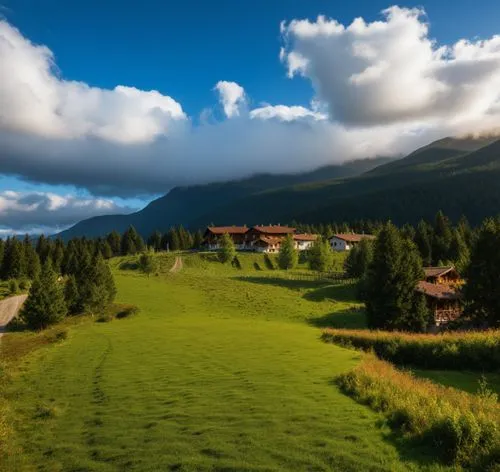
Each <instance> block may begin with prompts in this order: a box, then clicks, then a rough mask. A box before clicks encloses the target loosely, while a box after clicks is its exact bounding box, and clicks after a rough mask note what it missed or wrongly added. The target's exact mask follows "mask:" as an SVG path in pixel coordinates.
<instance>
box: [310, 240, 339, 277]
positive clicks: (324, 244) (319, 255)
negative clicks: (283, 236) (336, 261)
mask: <svg viewBox="0 0 500 472" xmlns="http://www.w3.org/2000/svg"><path fill="white" fill-rule="evenodd" d="M307 262H308V264H309V268H310V269H311V270H316V271H318V272H326V271H327V270H330V269H331V267H332V264H333V253H332V250H331V248H330V244H329V242H328V241H327V240H325V239H323V238H318V239H317V240H316V241H314V244H313V245H312V247H311V248H310V249H309V251H308V254H307Z"/></svg>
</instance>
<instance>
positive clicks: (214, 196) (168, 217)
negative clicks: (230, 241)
mask: <svg viewBox="0 0 500 472" xmlns="http://www.w3.org/2000/svg"><path fill="white" fill-rule="evenodd" d="M390 161H392V159H388V158H383V157H380V158H377V159H362V160H359V161H353V162H348V163H345V164H343V165H335V166H327V167H323V168H320V169H317V170H315V171H312V172H307V173H303V174H296V175H293V174H292V175H267V174H263V175H256V176H253V177H250V178H247V179H242V180H236V181H231V182H224V183H213V184H208V185H196V186H191V187H178V188H174V189H173V190H171V191H170V192H169V193H168V194H167V195H165V196H163V197H160V198H158V199H156V200H154V201H152V202H151V203H150V204H149V205H147V206H146V207H145V208H144V209H142V210H140V211H138V212H136V213H132V214H129V215H105V216H98V217H94V218H89V219H87V220H83V221H81V222H79V223H77V224H76V225H74V226H73V227H71V228H69V229H68V230H66V231H63V232H62V233H60V234H59V236H61V237H62V238H63V239H70V238H72V237H79V236H87V237H97V236H103V235H105V234H107V233H109V232H111V231H113V230H115V229H116V230H118V231H120V232H123V231H125V230H126V229H127V228H128V227H129V226H130V225H134V226H135V228H136V229H137V230H138V231H139V232H140V233H141V234H143V235H144V236H146V235H149V234H150V233H151V232H153V231H154V230H155V229H159V230H160V231H166V230H168V229H169V228H170V227H171V226H174V225H180V224H182V225H184V226H193V224H197V223H194V222H195V221H202V222H203V223H201V226H204V225H206V224H208V223H210V218H211V214H215V213H217V212H223V211H224V208H225V207H226V206H231V205H236V206H237V202H238V201H240V200H242V199H245V198H246V197H250V196H253V195H259V194H260V193H262V192H265V191H269V190H272V189H277V188H282V187H290V186H295V185H300V184H307V183H313V182H322V181H331V180H332V179H338V178H347V177H352V176H356V175H360V174H362V173H364V172H367V171H369V170H371V169H373V168H375V167H376V166H379V165H382V164H385V163H387V162H390Z"/></svg>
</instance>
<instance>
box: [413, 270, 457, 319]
mask: <svg viewBox="0 0 500 472" xmlns="http://www.w3.org/2000/svg"><path fill="white" fill-rule="evenodd" d="M416 290H417V292H420V293H423V294H424V295H425V299H426V302H427V306H428V308H429V309H430V310H431V311H432V313H434V322H435V325H436V326H437V327H439V326H442V325H445V324H446V323H448V322H450V321H453V320H456V319H457V318H458V317H459V316H460V315H461V314H462V305H461V296H460V292H458V291H457V289H456V288H455V287H452V286H450V285H445V284H437V283H431V282H427V281H425V280H422V281H420V282H419V283H418V285H417V288H416Z"/></svg>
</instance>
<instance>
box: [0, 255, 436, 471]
mask: <svg viewBox="0 0 500 472" xmlns="http://www.w3.org/2000/svg"><path fill="white" fill-rule="evenodd" d="M162 257H163V259H164V260H163V263H162V266H163V270H162V272H163V273H162V275H161V276H159V277H150V278H148V277H146V276H144V275H141V274H139V273H137V272H136V271H131V270H128V269H126V270H124V269H120V267H132V266H133V264H132V263H133V260H131V259H119V260H115V261H113V263H114V271H115V274H116V280H117V284H118V290H119V292H118V299H119V301H120V302H124V303H133V304H137V305H138V306H139V307H140V309H141V313H139V314H138V315H136V316H134V317H132V318H127V319H124V320H114V321H112V322H109V323H96V322H94V321H93V320H91V319H87V320H86V321H82V322H81V323H80V324H79V325H77V326H75V327H72V328H71V329H70V330H69V335H68V337H67V339H66V340H65V341H62V342H59V343H56V344H52V345H49V346H47V347H45V348H41V349H39V350H38V351H36V352H34V353H32V354H31V355H28V356H27V357H25V358H23V360H22V361H21V364H18V367H17V370H16V371H13V370H12V368H9V372H10V375H12V381H11V382H10V384H9V388H8V391H7V392H6V396H5V398H8V399H9V413H8V420H9V424H11V426H12V427H13V428H14V430H15V435H14V436H13V437H12V438H11V439H10V440H9V444H8V455H7V458H6V461H5V463H4V464H3V467H4V468H3V469H2V470H16V471H20V472H22V471H29V470H45V471H53V470H64V471H76V470H85V471H117V470H140V471H158V470H178V471H209V470H210V471H222V470H227V471H229V470H231V471H280V470H283V471H290V470H317V471H320V470H325V471H326V470H342V471H353V472H354V471H356V472H357V471H359V470H366V471H384V470H387V471H397V470H401V471H407V470H446V468H444V467H442V466H438V465H436V464H433V462H432V460H429V459H428V458H427V457H426V456H425V451H421V450H419V449H418V448H415V447H414V446H412V447H410V445H408V444H406V443H405V442H404V441H403V440H402V439H396V438H394V437H392V436H391V435H390V432H389V429H388V427H387V426H386V425H385V424H384V423H383V422H382V421H381V417H380V416H379V415H378V414H376V413H374V412H372V411H371V410H370V409H369V408H368V407H365V406H362V405H360V404H358V403H356V402H355V401H354V400H352V399H350V398H349V397H348V396H345V395H343V394H342V393H341V392H340V391H339V390H338V388H337V387H336V386H335V385H334V383H333V382H332V381H333V378H334V377H335V376H336V375H338V374H339V373H342V372H345V371H346V370H348V369H350V368H351V367H352V366H354V365H355V364H356V363H357V362H358V359H359V354H357V353H355V352H353V351H350V350H346V349H342V348H339V347H335V346H331V345H327V344H325V343H322V342H321V341H320V340H319V334H320V331H319V329H318V326H322V325H324V323H325V320H327V321H328V323H329V324H331V323H333V324H337V325H339V326H342V325H347V326H360V325H362V324H363V314H362V312H360V311H359V310H358V309H357V307H358V306H359V305H358V303H357V302H356V301H355V300H353V298H352V289H351V288H350V287H348V286H343V285H338V286H337V285H331V284H325V283H322V282H318V281H314V280H306V279H304V280H302V279H301V278H300V274H302V272H303V269H301V268H299V269H298V271H297V272H296V273H294V279H293V280H291V279H290V277H289V275H290V274H288V273H283V272H281V271H277V270H269V269H265V268H264V267H266V265H265V263H264V259H263V257H262V256H258V255H248V256H247V255H243V256H242V264H241V266H242V269H236V268H233V267H231V266H222V265H221V264H219V263H213V262H211V260H210V257H208V256H207V257H200V256H196V255H194V256H193V255H191V256H186V257H185V264H184V269H183V271H182V272H179V273H176V274H169V273H168V272H166V270H167V268H168V265H169V264H170V263H171V262H172V255H165V256H162ZM255 264H257V266H259V267H260V269H257V268H256V266H255ZM37 336H39V335H36V334H35V335H33V334H30V335H28V334H24V333H11V334H9V335H8V336H7V337H6V338H5V339H4V342H3V344H2V346H1V349H2V356H3V358H4V359H5V358H9V356H10V357H15V356H16V355H19V352H20V351H19V346H20V343H22V342H30V340H32V339H35V338H36V337H37ZM0 468H2V464H0Z"/></svg>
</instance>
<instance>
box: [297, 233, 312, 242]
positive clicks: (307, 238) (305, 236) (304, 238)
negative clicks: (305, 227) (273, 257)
mask: <svg viewBox="0 0 500 472" xmlns="http://www.w3.org/2000/svg"><path fill="white" fill-rule="evenodd" d="M293 239H294V240H295V241H316V239H318V235H317V234H294V235H293Z"/></svg>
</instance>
